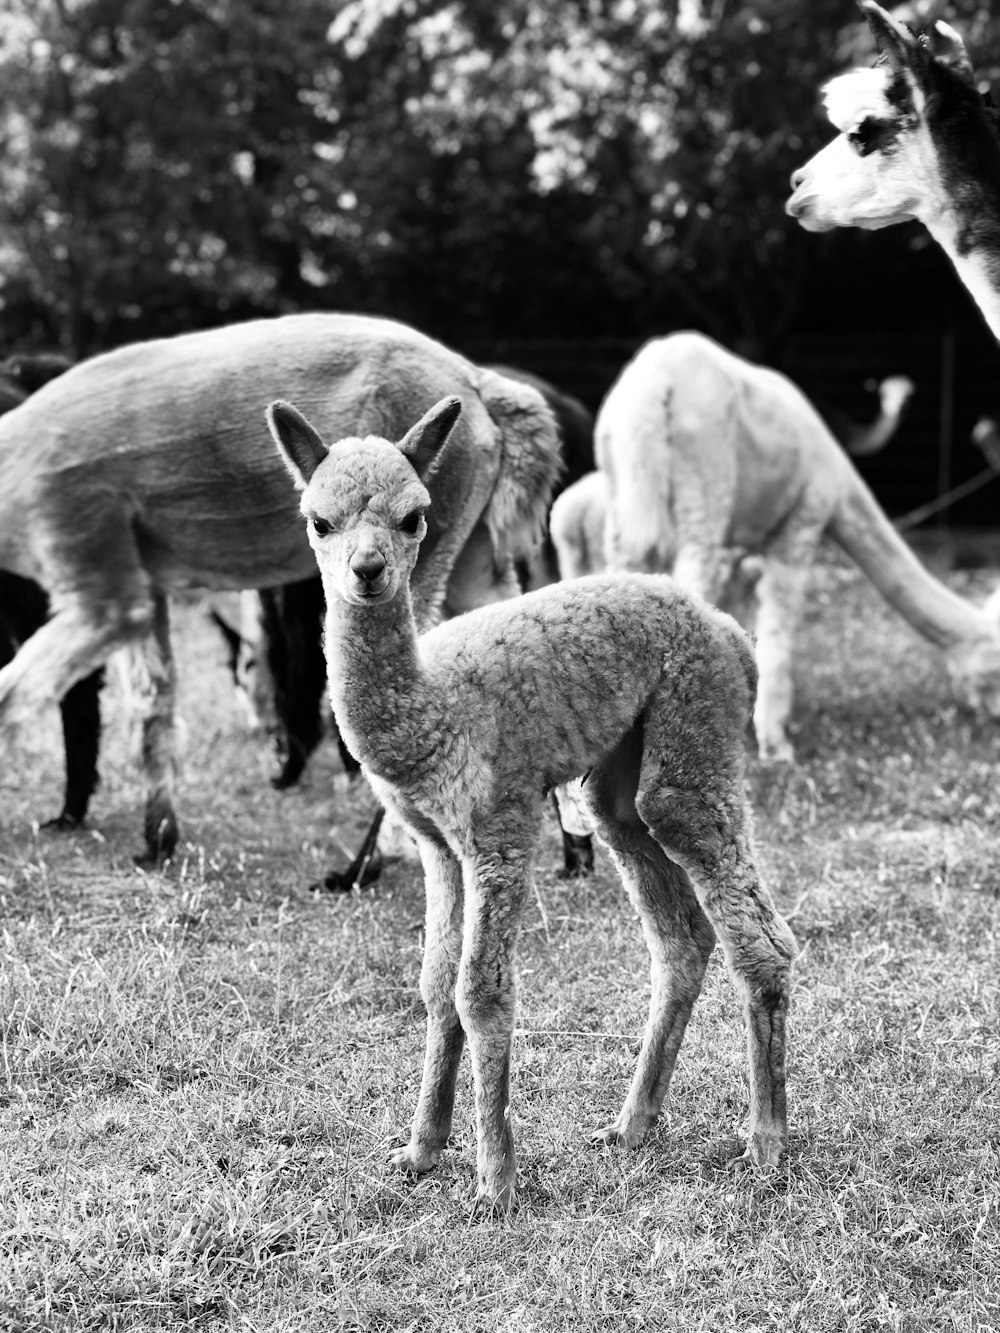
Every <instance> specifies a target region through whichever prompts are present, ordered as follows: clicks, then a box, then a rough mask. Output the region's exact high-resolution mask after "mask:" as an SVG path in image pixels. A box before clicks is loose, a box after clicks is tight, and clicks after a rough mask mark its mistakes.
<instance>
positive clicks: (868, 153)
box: [785, 0, 1000, 338]
mask: <svg viewBox="0 0 1000 1333" xmlns="http://www.w3.org/2000/svg"><path fill="white" fill-rule="evenodd" d="M860 8H861V10H862V12H863V13H864V15H865V18H866V19H867V20H868V25H869V27H870V28H871V30H872V33H873V34H874V37H875V40H876V43H877V44H878V46H879V47H880V49H881V51H882V55H883V61H882V62H880V63H879V64H878V65H877V66H876V67H875V68H874V69H860V70H853V71H852V72H850V73H848V74H842V75H841V76H840V77H839V78H836V79H833V80H832V81H831V82H830V83H828V84H827V85H826V87H825V89H824V98H825V103H826V111H827V115H828V116H829V118H830V120H831V121H832V122H833V124H834V125H835V126H836V127H837V129H838V130H840V134H839V135H838V136H837V138H836V139H834V140H833V142H832V143H830V144H828V145H827V146H826V148H824V149H822V150H821V151H820V152H818V153H817V154H816V155H815V157H813V158H811V159H810V161H809V162H807V163H806V165H805V166H804V167H800V168H799V169H798V170H797V171H795V172H794V173H793V175H792V195H791V197H790V199H789V200H788V202H787V204H786V205H785V207H786V211H787V212H788V213H789V214H791V216H792V217H794V218H798V220H799V222H801V224H802V226H803V227H805V228H806V229H807V230H808V231H829V230H830V229H832V228H833V227H852V226H853V227H864V228H867V229H869V230H874V229H876V228H879V227H888V226H891V225H892V224H893V223H896V222H906V221H909V220H910V219H911V218H916V219H917V220H918V221H920V222H922V223H923V224H924V226H925V227H926V228H927V230H928V231H929V232H930V233H931V235H932V236H933V237H934V239H935V240H936V241H937V242H938V244H939V245H940V246H941V247H942V248H943V249H944V250H945V252H946V253H947V254H948V256H949V257H950V258H951V260H952V262H953V264H954V265H955V269H956V271H957V273H958V275H959V277H960V278H961V280H962V282H963V283H965V285H966V287H967V288H968V289H969V292H970V293H971V295H972V297H973V298H974V300H975V301H976V302H977V304H978V305H979V307H980V309H981V310H982V312H983V315H984V316H985V318H986V322H987V323H988V324H989V326H990V328H991V329H992V331H993V334H994V336H995V337H997V338H1000V138H998V135H997V130H996V126H995V124H994V123H992V122H991V113H990V111H989V110H988V109H987V108H986V107H985V105H984V103H983V99H982V97H981V96H980V93H979V90H978V89H977V87H976V80H975V75H974V73H973V69H972V63H971V61H970V60H969V56H968V54H967V52H966V50H965V46H964V44H963V42H962V39H961V37H960V36H959V35H958V33H957V32H956V31H955V30H954V28H952V27H951V26H950V25H949V24H947V23H941V22H938V23H935V24H934V26H933V28H931V29H930V31H929V32H928V33H927V34H926V35H925V36H922V37H917V36H915V35H914V34H913V33H912V32H910V30H909V29H908V28H907V27H905V26H904V25H903V24H902V23H899V22H897V21H896V20H895V19H894V18H892V17H891V15H889V14H887V13H886V11H885V10H884V9H882V8H880V6H879V5H877V4H873V3H871V0H860Z"/></svg>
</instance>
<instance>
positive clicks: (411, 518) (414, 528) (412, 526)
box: [399, 509, 424, 537]
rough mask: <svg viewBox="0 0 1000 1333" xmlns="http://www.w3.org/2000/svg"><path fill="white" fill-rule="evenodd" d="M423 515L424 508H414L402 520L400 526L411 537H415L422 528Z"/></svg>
mask: <svg viewBox="0 0 1000 1333" xmlns="http://www.w3.org/2000/svg"><path fill="white" fill-rule="evenodd" d="M423 516H424V511H423V510H422V509H414V510H412V511H411V512H410V513H409V514H407V515H406V517H405V518H404V519H401V520H400V524H399V526H400V527H401V528H402V529H403V531H404V532H405V533H407V534H408V535H409V536H410V537H415V536H416V534H417V532H418V531H419V530H420V520H421V519H422V518H423Z"/></svg>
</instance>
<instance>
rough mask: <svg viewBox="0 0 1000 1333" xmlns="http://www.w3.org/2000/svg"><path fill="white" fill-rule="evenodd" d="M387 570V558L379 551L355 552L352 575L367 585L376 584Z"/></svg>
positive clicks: (352, 558) (352, 557)
mask: <svg viewBox="0 0 1000 1333" xmlns="http://www.w3.org/2000/svg"><path fill="white" fill-rule="evenodd" d="M383 569H385V556H384V555H380V554H379V552H378V551H370V550H369V551H355V552H354V554H353V555H352V556H351V573H352V574H356V575H357V577H358V578H359V579H362V580H363V581H364V582H365V583H374V582H375V580H376V579H377V578H378V576H379V575H380V574H381V573H382V571H383Z"/></svg>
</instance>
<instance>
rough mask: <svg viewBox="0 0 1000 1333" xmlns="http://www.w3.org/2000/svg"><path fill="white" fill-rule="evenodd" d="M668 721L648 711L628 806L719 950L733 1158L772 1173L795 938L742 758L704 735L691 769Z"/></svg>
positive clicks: (780, 1120) (779, 1136)
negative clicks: (738, 1141) (737, 1070)
mask: <svg viewBox="0 0 1000 1333" xmlns="http://www.w3.org/2000/svg"><path fill="white" fill-rule="evenodd" d="M671 714H673V715H674V716H676V707H674V708H671V709H668V710H667V711H666V713H665V716H663V717H650V716H649V715H648V714H647V718H646V735H645V743H644V750H643V762H642V769H641V773H640V782H639V791H638V794H637V797H636V809H637V811H638V813H639V816H640V818H641V819H642V820H643V822H644V823H645V824H646V825H647V827H648V828H649V829H650V831H651V832H652V834H653V836H654V837H655V838H656V840H657V842H659V843H660V845H661V847H662V848H663V849H664V851H665V852H666V853H667V855H668V857H669V858H670V859H671V860H672V861H675V862H676V863H677V864H678V865H680V866H681V867H682V868H683V869H684V870H685V871H686V872H687V874H688V876H689V877H690V880H691V884H692V887H693V889H694V892H695V893H696V894H697V897H698V901H699V903H700V904H701V907H702V909H703V911H704V913H705V915H706V916H707V918H708V920H709V922H710V923H711V925H712V927H713V929H714V930H715V933H716V935H717V936H718V939H719V942H720V943H721V944H722V947H723V950H724V952H725V955H726V961H727V963H728V965H729V970H730V973H731V974H732V976H733V979H734V981H735V983H736V987H737V990H738V991H739V993H740V996H741V998H742V1001H743V1006H744V1012H745V1018H746V1029H747V1043H748V1050H749V1061H750V1134H749V1141H748V1145H747V1150H746V1153H745V1154H744V1157H743V1158H742V1159H741V1160H745V1161H748V1162H753V1163H755V1164H756V1165H758V1166H760V1167H762V1168H764V1169H770V1168H771V1167H774V1166H776V1165H777V1164H778V1162H779V1161H780V1159H781V1156H782V1153H783V1151H784V1148H785V1145H786V1141H787V1127H786V1108H785V1015H786V1012H787V1009H788V999H789V985H790V981H789V973H790V969H791V961H792V957H793V956H794V953H795V941H794V938H793V936H792V933H791V931H790V930H789V929H788V926H787V925H786V924H785V922H784V921H783V920H782V918H781V917H780V916H779V915H778V913H777V911H776V910H775V907H774V904H773V903H772V901H771V898H770V896H769V894H768V893H767V890H766V889H765V888H764V887H763V886H762V885H761V882H760V878H759V876H758V873H757V868H756V864H755V860H754V854H753V847H752V844H751V837H750V814H749V811H748V809H747V807H746V802H745V798H744V795H743V782H742V773H741V771H740V769H741V757H742V756H741V753H739V754H737V753H736V746H735V743H731V747H732V750H733V757H732V762H731V763H730V765H729V766H728V771H727V767H726V765H725V760H724V758H722V756H721V755H720V756H719V757H718V758H717V757H716V753H715V746H713V745H712V744H711V741H712V739H713V738H712V737H711V736H710V735H708V736H703V737H702V742H703V747H704V748H703V750H702V752H701V753H702V755H703V759H702V762H701V765H700V766H701V767H702V768H703V770H704V771H702V772H699V771H698V769H699V764H698V763H697V762H696V760H697V757H698V756H697V752H696V751H695V750H694V749H693V745H691V744H687V745H685V744H678V741H679V740H683V738H678V737H677V736H676V735H673V736H671V732H672V731H675V730H676V728H675V726H674V725H673V724H672V723H673V719H672V717H671ZM741 750H742V747H740V751H741ZM674 755H676V756H678V760H679V759H682V760H683V762H678V761H677V760H675V759H674V757H673V756H674Z"/></svg>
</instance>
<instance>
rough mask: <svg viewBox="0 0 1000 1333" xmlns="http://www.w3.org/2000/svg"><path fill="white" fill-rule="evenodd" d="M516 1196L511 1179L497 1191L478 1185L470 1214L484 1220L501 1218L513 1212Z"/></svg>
mask: <svg viewBox="0 0 1000 1333" xmlns="http://www.w3.org/2000/svg"><path fill="white" fill-rule="evenodd" d="M516 1197H517V1196H516V1193H515V1190H514V1182H513V1180H511V1182H510V1183H509V1184H507V1185H504V1186H503V1187H502V1188H501V1189H500V1190H499V1191H498V1192H494V1191H493V1190H491V1189H487V1188H486V1187H485V1186H483V1185H480V1187H479V1189H478V1190H477V1191H476V1197H475V1199H473V1201H472V1216H473V1217H478V1218H482V1219H483V1221H486V1222H488V1221H493V1220H503V1219H504V1218H507V1217H509V1216H510V1214H511V1213H512V1212H513V1210H514V1203H515V1200H516Z"/></svg>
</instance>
